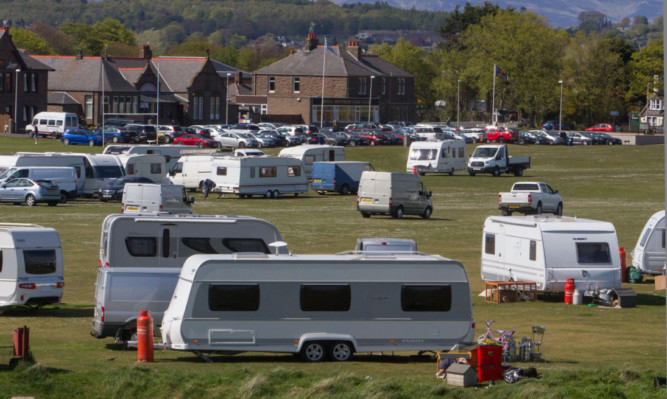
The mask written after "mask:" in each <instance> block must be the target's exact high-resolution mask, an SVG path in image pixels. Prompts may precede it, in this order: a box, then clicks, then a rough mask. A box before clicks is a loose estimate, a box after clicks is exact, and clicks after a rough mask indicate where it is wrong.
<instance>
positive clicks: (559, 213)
mask: <svg viewBox="0 0 667 399" xmlns="http://www.w3.org/2000/svg"><path fill="white" fill-rule="evenodd" d="M554 215H556V216H563V204H562V203H560V204H558V207H557V208H556V212H554Z"/></svg>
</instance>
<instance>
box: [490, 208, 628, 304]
mask: <svg viewBox="0 0 667 399" xmlns="http://www.w3.org/2000/svg"><path fill="white" fill-rule="evenodd" d="M481 274H482V280H484V281H512V280H513V281H531V282H535V283H536V284H537V290H538V291H542V292H564V290H565V283H566V281H567V279H568V278H573V279H574V280H575V284H576V288H577V290H579V291H582V292H583V291H588V292H591V291H594V290H597V289H598V288H599V289H614V288H620V287H621V260H620V255H619V248H618V239H617V237H616V229H615V228H614V225H613V224H611V223H609V222H602V221H597V220H589V219H578V218H572V217H565V216H563V217H557V216H544V215H541V216H540V215H532V216H514V217H511V216H490V217H488V218H486V221H485V222H484V232H483V234H482V263H481Z"/></svg>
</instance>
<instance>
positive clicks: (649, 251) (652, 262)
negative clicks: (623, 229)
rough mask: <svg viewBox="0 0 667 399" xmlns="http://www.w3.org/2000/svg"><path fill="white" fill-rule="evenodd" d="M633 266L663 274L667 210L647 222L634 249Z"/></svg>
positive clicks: (651, 272)
mask: <svg viewBox="0 0 667 399" xmlns="http://www.w3.org/2000/svg"><path fill="white" fill-rule="evenodd" d="M632 266H634V267H636V268H637V269H639V270H641V271H642V273H646V274H662V273H663V271H664V269H665V211H664V210H662V211H658V212H656V213H654V214H653V216H651V217H650V218H649V220H648V221H647V222H646V225H645V226H644V229H643V230H642V233H641V234H640V235H639V239H638V240H637V245H635V249H634V250H633V251H632Z"/></svg>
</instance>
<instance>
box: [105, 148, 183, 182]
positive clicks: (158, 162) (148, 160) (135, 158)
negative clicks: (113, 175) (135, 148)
mask: <svg viewBox="0 0 667 399" xmlns="http://www.w3.org/2000/svg"><path fill="white" fill-rule="evenodd" d="M116 157H118V159H119V160H120V162H121V164H122V165H123V168H124V169H125V176H142V177H147V178H149V179H151V180H152V181H154V182H155V183H158V184H168V183H171V181H170V180H169V178H168V177H167V170H168V169H167V165H166V163H165V159H164V156H162V155H144V154H121V155H116Z"/></svg>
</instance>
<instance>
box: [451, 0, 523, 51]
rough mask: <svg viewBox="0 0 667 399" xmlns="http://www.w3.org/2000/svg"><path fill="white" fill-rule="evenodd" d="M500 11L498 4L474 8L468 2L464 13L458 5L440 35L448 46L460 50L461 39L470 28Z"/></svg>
mask: <svg viewBox="0 0 667 399" xmlns="http://www.w3.org/2000/svg"><path fill="white" fill-rule="evenodd" d="M508 10H511V9H508ZM499 11H500V7H499V6H498V5H497V4H496V5H493V4H491V3H490V2H488V1H485V2H484V4H483V5H481V6H473V5H471V4H470V3H468V2H466V5H465V7H464V8H463V12H460V11H459V6H458V5H457V6H456V8H455V9H454V12H452V13H451V14H450V15H449V18H447V22H446V23H445V25H444V26H442V27H440V29H439V30H438V33H440V36H442V37H443V38H444V39H445V40H446V41H447V45H448V46H450V47H453V48H460V46H461V44H460V40H459V38H460V36H461V34H462V33H463V32H465V30H466V29H468V27H469V26H471V25H476V24H478V23H479V22H480V21H481V20H482V18H483V17H485V16H487V15H495V14H497V13H498V12H499Z"/></svg>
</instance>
